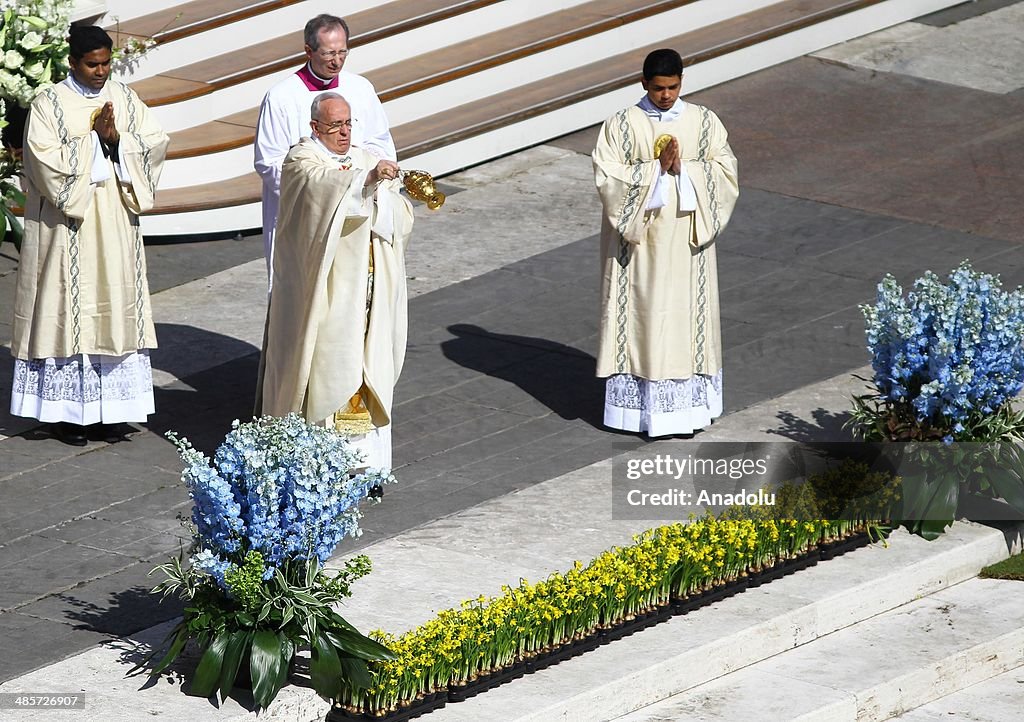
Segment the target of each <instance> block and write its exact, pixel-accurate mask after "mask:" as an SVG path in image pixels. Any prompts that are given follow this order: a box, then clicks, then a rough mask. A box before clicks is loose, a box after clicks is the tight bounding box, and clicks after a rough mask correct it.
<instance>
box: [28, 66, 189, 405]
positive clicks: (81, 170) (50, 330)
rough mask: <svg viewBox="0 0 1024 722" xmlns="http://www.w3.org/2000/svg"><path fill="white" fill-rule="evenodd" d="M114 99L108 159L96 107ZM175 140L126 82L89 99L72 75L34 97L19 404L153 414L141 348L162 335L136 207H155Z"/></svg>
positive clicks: (113, 83) (146, 360)
mask: <svg viewBox="0 0 1024 722" xmlns="http://www.w3.org/2000/svg"><path fill="white" fill-rule="evenodd" d="M108 101H109V102H111V103H113V106H114V119H115V124H116V127H117V130H118V133H119V135H120V140H119V144H118V146H119V147H118V152H117V153H111V154H110V155H111V157H105V156H104V155H103V153H102V152H101V150H100V149H99V148H98V143H99V140H98V136H97V135H96V134H95V133H94V132H93V131H92V122H93V121H92V118H93V114H94V113H96V112H98V111H99V110H100V109H101V108H102V107H103V105H104V104H105V103H106V102H108ZM168 142H169V141H168V137H167V135H166V134H165V133H164V132H163V130H162V129H161V128H160V126H159V125H158V124H157V123H156V120H155V119H154V118H153V116H152V114H151V113H150V112H149V109H148V108H147V107H146V105H145V104H144V103H143V102H142V101H141V100H140V99H139V97H138V96H137V95H136V94H135V92H134V91H133V90H131V89H130V88H129V87H128V86H126V85H124V84H123V83H119V82H116V81H113V80H111V81H108V82H107V83H106V85H105V86H104V88H103V90H102V91H100V93H99V94H97V95H94V96H93V97H86V96H84V95H82V94H81V93H80V92H77V91H76V90H75V88H74V86H73V85H72V84H70V83H67V82H65V83H60V84H57V85H53V86H50V87H48V88H46V89H45V90H43V91H42V92H41V93H40V94H39V95H37V96H36V98H35V100H34V101H33V103H32V108H31V111H30V114H29V119H28V125H27V128H26V133H25V149H24V152H25V157H24V159H25V187H26V202H25V236H24V240H23V242H22V247H21V253H20V256H19V263H18V279H17V293H16V298H15V308H14V328H13V334H12V343H11V353H12V355H13V356H14V357H15V359H16V361H15V367H16V368H15V381H16V383H15V387H16V389H18V390H19V391H18V394H16V396H15V398H12V413H15V414H19V415H24V416H32V417H34V418H39V419H41V420H48V421H69V422H72V423H93V422H95V421H102V422H104V423H116V422H120V421H144V420H145V418H146V415H147V414H149V413H152V410H153V409H152V406H153V399H152V375H151V371H150V368H149V358H148V353H147V352H145V349H150V348H156V345H157V344H156V333H155V331H154V328H153V318H152V311H151V309H150V299H149V283H148V281H147V279H146V257H145V251H144V248H143V243H142V234H141V231H140V229H139V214H140V213H144V212H145V211H147V210H149V209H150V208H152V207H153V203H154V199H155V194H156V186H157V183H158V181H159V178H160V171H161V169H162V166H163V161H164V156H165V154H166V151H167V144H168ZM126 374H131V375H132V380H131V381H130V382H126V381H125V378H126ZM73 379H77V380H76V381H74V382H72V380H73ZM103 379H106V380H107V383H105V384H104V383H100V381H101V380H103ZM75 384H77V388H76V389H71V386H73V385H75ZM128 388H131V389H135V390H136V391H137V393H133V394H131V396H132V398H133V399H134V400H130V399H128V398H126V396H125V394H126V393H127V392H126V391H125V389H128ZM97 389H98V391H97ZM108 392H109V393H110V395H109V396H108ZM97 394H99V395H102V397H103V402H104V403H100V402H99V400H98V399H99V397H98V396H97ZM107 400H116V401H117V403H112V404H107V403H105V402H106V401H107ZM57 409H63V410H61V411H59V412H57V411H56V410H57Z"/></svg>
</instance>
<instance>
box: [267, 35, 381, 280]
mask: <svg viewBox="0 0 1024 722" xmlns="http://www.w3.org/2000/svg"><path fill="white" fill-rule="evenodd" d="M320 18H327V21H326V23H325V22H321V23H320V25H319V26H314V28H313V29H314V33H313V35H314V37H318V38H319V39H320V41H319V43H318V44H316V45H314V46H313V47H310V46H309V45H308V44H307V46H306V54H307V56H308V57H309V62H307V63H306V65H304V66H303V67H302V68H300V69H299V70H297V71H296V72H295V73H293V74H292V75H289V76H288V77H287V78H285V79H284V80H282V81H280V82H279V83H277V84H276V85H274V86H273V87H272V88H271V89H270V90H269V91H268V92H267V94H266V96H265V97H264V98H263V102H262V104H261V105H260V115H259V121H258V122H257V125H256V141H255V157H254V163H253V165H254V167H255V168H256V172H257V173H259V175H260V178H261V179H262V180H263V246H264V253H265V255H266V259H267V273H268V277H269V279H270V282H271V287H272V286H273V276H274V273H273V251H274V234H275V228H276V223H277V214H278V207H279V204H280V186H281V164H282V163H283V162H284V157H285V155H287V153H288V150H289V149H290V148H291V147H292V146H293V145H295V143H297V142H298V141H299V139H300V138H302V137H303V136H305V135H308V134H309V120H310V118H309V106H310V104H311V103H312V102H313V99H314V98H316V96H317V95H319V94H320V93H322V92H324V91H327V90H332V91H335V92H337V93H339V94H341V95H343V96H344V97H345V99H346V100H347V101H348V102H349V104H350V105H351V106H352V118H353V120H352V145H354V146H356V147H359V148H363V149H364V150H367V151H369V152H370V153H371V154H373V155H375V156H377V157H378V158H385V159H388V160H395V158H396V154H395V143H394V141H393V140H392V138H391V131H390V129H389V126H388V119H387V116H386V115H385V114H384V108H383V106H382V105H381V103H380V100H379V99H378V98H377V91H376V90H374V88H373V85H372V84H371V83H370V81H368V80H367V79H366V78H364V77H363V76H361V75H356V74H355V73H350V72H347V71H344V70H341V67H342V65H343V64H344V61H345V57H346V56H347V53H348V33H347V30H346V31H344V32H342V31H341V29H340V26H332V25H331V24H330V22H331V19H330V18H331V16H318V17H317V18H314V19H313V20H311V21H310V25H307V30H308V29H309V28H310V26H311V25H312V24H313V23H314V21H317V20H319V19H320ZM334 20H338V21H339V22H340V18H334ZM316 27H319V28H320V29H319V30H316V29H315V28H316ZM332 27H337V32H334V31H332ZM335 37H336V38H337V40H336V41H335ZM335 46H337V47H335ZM325 53H333V54H335V55H325ZM337 53H344V55H337ZM314 66H315V67H314ZM318 71H319V72H318Z"/></svg>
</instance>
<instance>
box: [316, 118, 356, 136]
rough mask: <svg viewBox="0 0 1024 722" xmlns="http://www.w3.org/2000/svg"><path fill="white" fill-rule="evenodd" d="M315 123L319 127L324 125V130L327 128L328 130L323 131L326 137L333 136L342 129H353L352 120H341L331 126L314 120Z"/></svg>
mask: <svg viewBox="0 0 1024 722" xmlns="http://www.w3.org/2000/svg"><path fill="white" fill-rule="evenodd" d="M313 122H314V123H316V124H317V125H322V126H323V127H324V128H326V130H323V131H321V132H322V133H323V134H324V135H331V134H333V133H337V132H338V131H339V130H341V129H342V128H348V129H349V130H351V129H352V121H351V120H339V121H338V122H337V123H330V124H328V123H324V122H322V121H319V120H314V121H313Z"/></svg>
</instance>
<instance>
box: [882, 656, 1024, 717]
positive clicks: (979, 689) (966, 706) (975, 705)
mask: <svg viewBox="0 0 1024 722" xmlns="http://www.w3.org/2000/svg"><path fill="white" fill-rule="evenodd" d="M1022 706H1024V667H1018V668H1017V669H1014V670H1010V671H1009V672H1003V673H1002V674H1000V675H997V676H995V677H993V678H992V679H987V680H985V681H984V682H979V683H978V684H973V685H971V686H970V687H967V688H966V689H962V690H960V691H959V692H954V693H953V694H950V695H946V696H945V697H942V698H940V699H937V700H935V701H934V702H929V703H928V704H926V705H923V706H921V707H918V708H917V709H914V710H911V711H910V712H907V713H906V714H902V715H900V716H898V717H895V718H894V719H898V720H900V721H901V722H940V720H941V722H949V721H950V720H971V722H1008V721H1009V720H1015V719H1020V717H1021V707H1022Z"/></svg>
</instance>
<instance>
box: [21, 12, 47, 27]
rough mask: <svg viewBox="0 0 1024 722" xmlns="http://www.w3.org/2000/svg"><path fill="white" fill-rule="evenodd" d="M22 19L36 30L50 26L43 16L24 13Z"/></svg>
mask: <svg viewBox="0 0 1024 722" xmlns="http://www.w3.org/2000/svg"><path fill="white" fill-rule="evenodd" d="M21 21H22V22H23V23H27V24H29V25H31V26H32V27H34V28H35V29H36V30H46V28H47V27H48V26H47V25H46V21H45V20H43V19H42V18H37V17H36V16H35V15H22V16H21Z"/></svg>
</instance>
